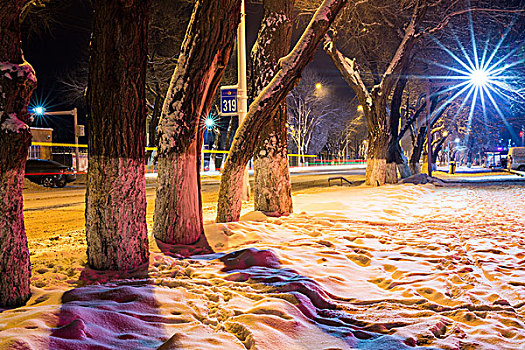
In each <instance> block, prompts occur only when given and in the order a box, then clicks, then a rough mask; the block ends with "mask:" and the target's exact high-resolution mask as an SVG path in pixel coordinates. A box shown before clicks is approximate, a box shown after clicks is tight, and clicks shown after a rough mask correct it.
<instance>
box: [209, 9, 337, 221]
mask: <svg viewBox="0 0 525 350" xmlns="http://www.w3.org/2000/svg"><path fill="white" fill-rule="evenodd" d="M346 2H347V0H324V1H323V3H322V4H321V6H320V7H319V9H318V10H317V11H316V13H315V14H314V16H313V17H312V20H311V21H310V24H309V25H308V27H307V28H306V30H305V32H304V33H303V35H302V36H301V38H300V39H299V41H298V42H297V44H296V45H295V47H294V49H293V50H292V51H291V52H290V53H289V54H288V55H286V56H285V57H283V58H281V59H280V60H279V70H278V71H277V73H276V74H275V76H274V77H273V78H272V80H271V82H270V83H269V84H268V85H267V86H266V87H265V88H264V89H263V90H262V92H261V93H260V94H259V96H257V98H256V99H255V101H254V102H253V103H252V104H251V105H250V109H249V111H248V114H247V115H246V117H245V118H244V121H243V122H242V124H241V125H239V128H238V129H237V133H236V134H235V138H234V140H233V144H232V147H231V149H230V154H229V155H228V158H227V159H226V164H225V165H224V171H223V175H222V179H221V185H220V188H219V202H218V208H217V222H228V221H237V220H239V216H240V213H241V205H242V200H241V199H242V188H241V186H239V183H241V181H242V176H243V174H244V167H245V166H246V164H248V161H249V160H250V158H251V157H252V155H253V153H254V150H255V142H256V141H257V138H258V137H259V134H260V133H261V130H262V128H263V127H264V126H265V125H266V123H267V122H268V120H269V119H270V118H271V117H272V112H273V111H274V110H275V109H276V108H277V107H278V106H279V105H280V104H281V102H282V101H283V100H284V99H285V98H286V95H287V94H288V93H289V92H290V91H291V90H292V88H293V87H294V86H295V84H296V83H297V82H298V80H299V79H300V75H301V72H302V71H303V69H304V67H305V66H306V65H307V64H308V62H310V60H311V59H312V57H313V55H314V53H315V51H316V50H317V46H318V45H319V43H320V41H321V40H322V38H323V37H324V35H325V34H326V32H327V31H328V28H329V27H330V25H331V24H332V23H333V21H334V20H335V17H336V16H337V14H338V13H339V11H340V10H341V9H342V7H343V6H344V5H345V4H346Z"/></svg>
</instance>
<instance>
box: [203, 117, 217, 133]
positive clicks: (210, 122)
mask: <svg viewBox="0 0 525 350" xmlns="http://www.w3.org/2000/svg"><path fill="white" fill-rule="evenodd" d="M204 124H205V125H206V128H207V129H208V130H212V128H213V126H214V125H215V120H213V118H210V117H208V118H206V121H205V122H204Z"/></svg>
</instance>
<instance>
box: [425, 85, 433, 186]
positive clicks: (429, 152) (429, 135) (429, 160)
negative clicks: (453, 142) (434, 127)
mask: <svg viewBox="0 0 525 350" xmlns="http://www.w3.org/2000/svg"><path fill="white" fill-rule="evenodd" d="M425 99H426V104H427V145H428V150H427V163H428V164H427V165H428V169H427V171H428V176H432V131H431V130H430V129H431V123H430V119H431V115H430V113H431V111H430V80H429V79H427V96H426V98H425Z"/></svg>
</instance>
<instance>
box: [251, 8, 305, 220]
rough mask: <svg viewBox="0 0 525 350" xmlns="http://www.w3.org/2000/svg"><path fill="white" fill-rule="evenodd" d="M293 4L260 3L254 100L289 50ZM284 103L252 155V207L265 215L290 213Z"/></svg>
mask: <svg viewBox="0 0 525 350" xmlns="http://www.w3.org/2000/svg"><path fill="white" fill-rule="evenodd" d="M294 3H295V0H264V17H263V20H262V25H261V29H260V31H259V36H258V38H257V42H256V44H255V45H254V48H253V50H252V54H251V56H252V62H253V63H252V67H253V70H252V77H254V78H255V82H254V89H253V92H254V95H255V96H257V95H258V94H259V93H260V92H261V91H262V89H263V88H264V87H265V86H266V85H267V84H268V83H269V82H270V80H271V78H272V77H273V76H274V74H275V70H276V67H277V64H278V60H279V59H280V58H281V57H283V56H285V55H286V54H287V53H288V51H289V50H290V41H291V38H292V18H291V17H292V12H293V7H294ZM286 122H287V115H286V101H283V102H282V103H281V105H280V106H279V107H277V109H276V110H275V111H274V116H273V118H271V120H270V121H269V122H268V123H267V125H266V126H265V127H264V128H263V129H262V131H261V134H260V135H259V139H258V140H257V144H256V146H255V153H254V163H253V165H254V175H255V176H254V177H255V181H254V182H255V186H254V207H255V210H260V211H263V212H265V213H267V214H269V215H274V216H281V215H288V214H290V213H291V212H292V211H293V205H292V184H291V182H290V172H289V169H288V157H287V153H288V140H287V127H286Z"/></svg>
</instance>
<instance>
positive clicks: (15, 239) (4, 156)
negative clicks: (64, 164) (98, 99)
mask: <svg viewBox="0 0 525 350" xmlns="http://www.w3.org/2000/svg"><path fill="white" fill-rule="evenodd" d="M25 2H26V1H4V0H2V1H0V23H1V26H0V48H1V49H0V145H1V147H0V307H6V306H19V305H22V304H24V303H25V302H26V301H27V300H28V299H29V297H30V295H31V290H30V277H31V266H30V261H29V249H28V246H27V238H26V233H25V228H24V214H23V199H22V187H23V183H24V168H25V163H26V159H27V150H28V149H29V146H30V144H31V134H30V132H29V127H28V126H27V121H28V117H29V116H28V112H27V104H28V101H29V98H30V96H31V93H32V92H33V90H34V89H35V87H36V77H35V73H34V71H33V68H32V67H31V66H30V65H29V63H27V62H26V61H25V60H24V57H23V55H22V45H21V42H20V25H19V16H20V12H21V9H22V7H23V5H24V4H25Z"/></svg>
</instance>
